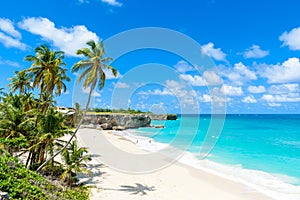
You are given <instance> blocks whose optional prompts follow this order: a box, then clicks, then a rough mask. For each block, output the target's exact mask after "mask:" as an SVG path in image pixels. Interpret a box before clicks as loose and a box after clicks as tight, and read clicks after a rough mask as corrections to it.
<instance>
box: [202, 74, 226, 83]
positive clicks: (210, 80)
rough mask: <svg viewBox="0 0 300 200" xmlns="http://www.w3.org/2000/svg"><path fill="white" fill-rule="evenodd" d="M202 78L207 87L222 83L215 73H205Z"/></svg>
mask: <svg viewBox="0 0 300 200" xmlns="http://www.w3.org/2000/svg"><path fill="white" fill-rule="evenodd" d="M203 78H204V80H205V81H206V84H207V85H219V84H221V83H222V80H221V78H220V76H219V75H218V74H217V73H216V72H215V71H205V72H204V73H203Z"/></svg>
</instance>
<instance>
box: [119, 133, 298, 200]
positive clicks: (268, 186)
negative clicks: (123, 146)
mask: <svg viewBox="0 0 300 200" xmlns="http://www.w3.org/2000/svg"><path fill="white" fill-rule="evenodd" d="M114 134H117V135H119V136H122V137H124V138H126V139H128V140H130V141H132V142H134V143H137V145H138V146H139V147H140V148H142V149H144V150H146V151H149V152H157V151H159V150H162V149H163V148H165V147H166V146H168V144H164V143H159V142H155V141H153V139H152V138H147V137H143V136H138V135H136V134H135V131H134V130H127V131H122V132H116V131H115V132H114ZM149 141H151V142H149ZM179 162H181V163H183V164H186V165H189V166H192V167H194V168H196V169H200V170H202V171H205V172H208V173H211V174H214V175H217V176H220V177H223V178H225V179H228V180H232V181H235V182H238V183H242V184H244V185H247V186H248V187H249V188H251V189H254V190H255V191H257V192H260V193H262V194H264V195H266V196H269V197H271V198H273V199H276V200H299V199H300V186H295V185H292V184H290V183H287V182H285V181H284V180H288V182H290V181H291V180H293V182H295V181H296V180H295V178H293V177H289V176H286V175H279V174H276V175H272V174H270V173H267V172H264V171H258V170H252V169H245V168H243V167H242V165H225V164H220V163H217V162H213V161H210V160H208V159H204V160H199V159H197V158H196V156H195V155H194V154H192V153H190V152H184V153H183V156H182V157H181V158H180V159H179Z"/></svg>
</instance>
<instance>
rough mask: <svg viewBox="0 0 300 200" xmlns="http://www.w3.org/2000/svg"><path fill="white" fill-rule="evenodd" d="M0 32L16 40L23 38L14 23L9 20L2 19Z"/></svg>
mask: <svg viewBox="0 0 300 200" xmlns="http://www.w3.org/2000/svg"><path fill="white" fill-rule="evenodd" d="M0 30H1V31H3V32H5V33H6V34H8V35H10V36H12V37H14V38H17V39H21V38H22V36H21V33H20V32H19V31H17V30H16V29H15V27H14V24H13V22H12V21H11V20H9V19H5V18H0Z"/></svg>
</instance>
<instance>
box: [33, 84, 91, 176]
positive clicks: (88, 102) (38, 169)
mask: <svg viewBox="0 0 300 200" xmlns="http://www.w3.org/2000/svg"><path fill="white" fill-rule="evenodd" d="M95 86H96V83H94V84H93V85H92V86H91V89H90V93H89V97H88V101H87V103H86V107H85V111H84V113H83V115H82V118H81V120H80V122H79V124H78V125H77V127H76V129H75V131H74V133H73V134H72V136H71V138H70V139H69V140H68V142H67V143H66V144H65V146H63V148H61V149H60V150H58V151H57V152H56V153H55V154H54V155H53V156H51V157H50V158H48V160H46V161H45V162H44V163H43V164H42V165H41V166H39V167H38V168H37V170H36V172H39V171H40V170H41V169H42V168H43V167H44V166H45V165H46V164H47V163H48V162H49V161H50V160H53V159H54V158H55V157H56V156H57V155H58V154H60V153H61V152H62V151H63V150H65V149H66V148H67V146H68V145H69V144H70V143H71V141H72V140H73V138H74V137H75V136H76V133H77V132H78V130H79V128H80V126H81V124H82V122H83V120H84V118H85V116H86V112H87V110H88V108H89V105H90V101H91V97H92V93H93V91H94V88H95Z"/></svg>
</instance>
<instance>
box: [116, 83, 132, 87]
mask: <svg viewBox="0 0 300 200" xmlns="http://www.w3.org/2000/svg"><path fill="white" fill-rule="evenodd" d="M115 87H116V88H130V86H129V85H128V84H127V83H124V82H117V83H116V85H115Z"/></svg>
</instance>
